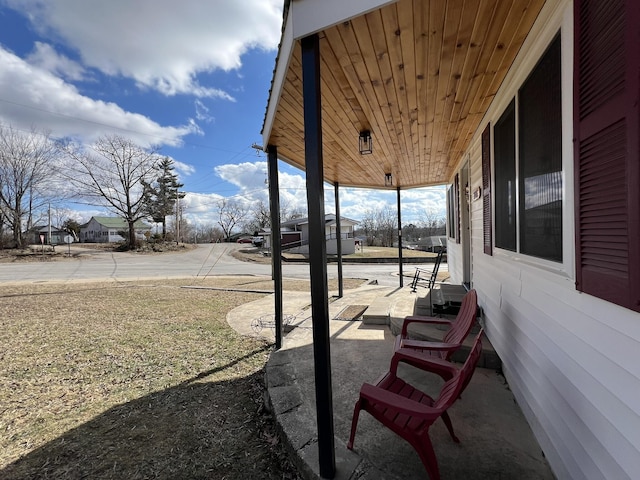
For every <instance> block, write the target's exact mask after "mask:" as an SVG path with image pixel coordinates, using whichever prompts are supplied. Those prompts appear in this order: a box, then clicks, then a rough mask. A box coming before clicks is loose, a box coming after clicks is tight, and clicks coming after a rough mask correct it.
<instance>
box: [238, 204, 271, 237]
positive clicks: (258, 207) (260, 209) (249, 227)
mask: <svg viewBox="0 0 640 480" xmlns="http://www.w3.org/2000/svg"><path fill="white" fill-rule="evenodd" d="M248 215H249V216H248V218H247V222H246V223H245V225H244V228H245V230H246V231H247V232H259V231H260V230H264V229H265V228H267V227H270V226H271V210H270V208H269V204H268V203H267V202H265V201H264V200H262V199H258V200H256V201H255V202H253V205H252V206H251V207H250V208H249V213H248Z"/></svg>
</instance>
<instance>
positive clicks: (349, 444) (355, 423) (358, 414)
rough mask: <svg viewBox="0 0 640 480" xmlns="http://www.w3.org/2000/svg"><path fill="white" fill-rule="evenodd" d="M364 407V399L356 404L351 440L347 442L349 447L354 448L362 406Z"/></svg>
mask: <svg viewBox="0 0 640 480" xmlns="http://www.w3.org/2000/svg"><path fill="white" fill-rule="evenodd" d="M361 407H362V400H358V401H357V402H356V406H355V407H354V408H353V419H352V420H351V434H350V435H349V441H348V442H347V448H348V449H349V450H353V440H354V439H355V437H356V428H357V427H358V417H359V416H360V408H361Z"/></svg>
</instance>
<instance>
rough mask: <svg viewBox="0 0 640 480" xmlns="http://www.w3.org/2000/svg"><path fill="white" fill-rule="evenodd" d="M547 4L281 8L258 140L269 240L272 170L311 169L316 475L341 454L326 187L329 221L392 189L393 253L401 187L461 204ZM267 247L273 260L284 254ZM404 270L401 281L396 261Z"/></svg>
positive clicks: (459, 238)
mask: <svg viewBox="0 0 640 480" xmlns="http://www.w3.org/2000/svg"><path fill="white" fill-rule="evenodd" d="M544 5H545V2H544V1H543V0H530V1H529V0H527V1H523V0H515V1H505V2H503V1H500V2H497V1H496V2H494V1H488V2H464V1H457V0H448V1H438V2H423V1H421V0H398V1H388V0H385V1H383V0H361V1H357V2H344V1H338V0H330V1H325V2H317V1H313V0H297V1H285V8H284V23H283V32H282V42H281V45H280V49H279V54H278V58H277V61H276V67H275V70H274V76H273V82H272V88H271V91H270V97H269V102H268V106H267V111H266V115H265V121H264V126H263V132H262V133H263V141H264V146H265V150H266V152H267V153H268V158H269V185H270V192H271V211H272V226H273V228H274V238H276V237H278V238H279V232H278V230H279V220H278V218H277V212H278V210H279V208H278V205H279V199H278V196H277V191H278V172H277V162H278V160H282V161H285V162H287V163H289V164H291V165H293V166H296V167H298V168H301V169H303V170H305V171H306V177H307V203H308V211H309V230H310V245H309V247H310V251H311V256H310V272H311V282H312V284H311V303H312V312H311V317H310V325H309V326H310V328H311V331H312V334H313V335H312V338H313V341H312V344H311V345H312V349H313V355H314V364H313V366H314V375H315V377H314V378H315V393H316V397H315V411H316V427H317V440H318V441H317V445H318V465H319V474H320V476H322V477H325V478H333V477H334V476H335V475H336V467H335V465H336V464H335V456H336V450H337V449H336V446H335V443H334V442H335V438H334V435H335V422H334V399H335V396H334V394H333V387H332V384H333V381H332V377H333V376H334V375H335V374H336V372H337V370H336V367H335V365H333V364H332V358H333V355H332V352H331V344H332V343H334V342H335V338H334V336H333V334H332V331H331V328H332V327H331V321H330V319H331V318H332V317H331V314H330V312H329V304H328V300H327V299H328V291H327V282H326V280H327V274H326V254H327V252H326V246H325V245H324V242H322V241H320V240H319V239H321V238H322V232H323V228H324V222H323V219H324V216H325V212H324V183H325V182H327V183H329V184H331V185H333V186H334V191H335V199H336V201H335V203H336V215H337V216H338V217H339V216H340V212H339V205H340V202H339V197H340V187H343V186H353V187H365V188H373V189H391V190H395V191H397V193H398V214H399V215H398V216H399V225H398V237H399V242H398V244H399V245H398V246H399V250H400V252H401V249H402V234H401V233H402V223H401V216H400V212H401V205H400V191H401V190H402V189H409V188H415V187H424V186H435V185H442V184H447V183H451V182H452V181H453V179H454V177H456V185H457V191H456V192H455V195H452V196H451V199H452V203H451V204H450V205H449V210H457V211H458V212H459V211H460V210H461V206H460V202H459V199H460V198H462V197H464V194H465V193H464V189H465V187H468V179H464V178H457V176H456V171H457V168H458V166H459V163H460V161H461V159H462V157H463V156H464V155H465V152H466V151H467V149H468V148H469V146H470V142H471V140H472V137H473V136H474V135H475V134H476V132H477V130H478V128H479V126H480V123H481V120H482V119H483V116H484V115H485V112H486V111H487V109H488V108H489V106H490V104H491V102H492V101H493V99H494V97H495V95H496V92H497V91H498V89H499V88H500V86H501V84H502V82H503V80H504V78H505V75H506V73H507V72H508V70H509V68H510V67H511V65H512V63H513V61H514V59H515V57H516V55H517V53H518V51H519V49H520V47H521V45H522V43H523V41H524V40H525V38H526V37H527V35H528V34H529V32H530V30H531V28H532V26H533V24H534V22H535V20H536V18H537V17H538V15H539V14H540V12H541V10H542V8H543V6H544ZM465 180H467V185H465ZM448 229H449V236H450V237H453V238H454V240H455V242H456V243H461V242H466V243H467V245H468V243H469V240H470V239H469V237H468V232H466V233H465V231H464V229H463V231H461V230H460V226H459V225H454V224H452V223H450V224H449V225H448ZM465 234H466V235H467V237H466V238H465V237H464V235H465ZM314 242H315V243H314ZM273 248H274V252H277V251H278V250H277V249H278V248H279V245H277V244H274V246H273ZM272 258H273V259H274V276H275V280H276V290H277V292H276V297H275V300H274V303H275V315H276V318H282V315H283V300H282V292H281V288H278V282H279V279H280V278H281V266H280V265H279V260H278V259H279V255H273V257H272ZM469 261H470V260H469V258H467V259H466V264H465V266H464V267H463V268H464V270H465V274H464V277H465V278H464V279H463V280H464V281H465V282H469V281H471V278H469V277H470V270H471V269H470V263H469ZM399 268H400V275H399V278H402V255H401V253H400V263H399ZM401 285H402V284H401ZM340 294H342V292H340ZM276 324H277V322H276ZM275 336H276V344H277V345H278V347H281V346H282V342H283V340H282V329H281V327H278V326H276V331H275ZM383 352H384V353H383ZM276 355H277V354H276ZM390 355H391V351H390V350H389V349H386V351H385V349H384V347H383V348H382V349H381V350H379V351H378V353H377V354H376V357H377V358H378V357H379V358H378V359H379V360H380V361H381V362H382V363H387V364H388V361H389V359H390ZM362 361H363V362H364V363H367V361H366V360H364V359H362ZM380 373H382V372H380ZM361 380H362V381H364V379H361ZM369 380H372V379H369ZM355 398H356V396H355V395H354V396H353V401H355ZM341 423H342V422H341Z"/></svg>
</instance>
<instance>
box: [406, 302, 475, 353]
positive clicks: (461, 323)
mask: <svg viewBox="0 0 640 480" xmlns="http://www.w3.org/2000/svg"><path fill="white" fill-rule="evenodd" d="M477 311H478V295H477V293H476V291H475V290H469V291H468V292H467V294H466V295H465V296H464V298H463V299H462V305H461V306H460V311H459V312H458V315H457V316H456V318H455V320H453V321H451V320H447V319H444V318H436V317H425V316H420V315H415V316H410V317H405V319H404V323H403V324H402V331H401V333H400V335H398V336H397V337H396V343H395V350H396V351H398V350H400V349H401V348H413V349H416V350H420V351H421V352H423V353H424V354H425V355H430V356H433V357H436V358H441V359H443V360H449V359H450V358H451V355H453V353H454V352H455V351H456V350H458V349H459V348H460V347H461V346H462V342H464V339H465V338H467V335H469V332H470V331H471V328H473V325H474V323H475V322H476V315H477ZM412 323H421V324H432V325H438V324H439V325H449V329H448V330H447V331H446V332H445V334H444V337H443V338H442V342H430V341H426V340H411V339H409V338H408V327H409V325H410V324H412Z"/></svg>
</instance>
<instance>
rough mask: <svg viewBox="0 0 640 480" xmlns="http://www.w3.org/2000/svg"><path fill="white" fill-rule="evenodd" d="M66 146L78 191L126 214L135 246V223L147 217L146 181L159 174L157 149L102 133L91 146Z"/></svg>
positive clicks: (95, 202) (69, 171)
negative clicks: (156, 168) (155, 150)
mask: <svg viewBox="0 0 640 480" xmlns="http://www.w3.org/2000/svg"><path fill="white" fill-rule="evenodd" d="M65 150H66V153H67V155H68V158H69V160H71V161H70V162H69V165H68V167H67V178H68V180H69V181H70V183H71V184H72V185H73V186H74V187H75V190H76V192H77V195H78V196H79V197H81V198H84V199H85V200H86V201H87V203H89V204H90V205H97V206H102V207H105V208H107V209H108V210H110V211H112V212H113V213H115V214H116V215H118V216H120V217H122V218H124V219H125V221H126V222H127V225H128V227H129V228H128V235H129V238H128V243H129V248H134V247H135V245H136V232H135V223H136V222H137V221H138V220H140V219H142V218H144V217H145V207H146V204H145V195H144V188H143V186H144V182H146V183H149V182H151V181H152V180H153V179H154V177H155V176H156V174H157V171H156V170H155V169H154V166H155V165H156V163H157V162H158V160H159V158H158V156H157V155H156V153H155V152H154V151H153V150H149V149H145V148H142V147H140V146H138V145H136V144H135V143H133V142H132V141H131V140H129V139H126V138H124V137H120V136H118V135H110V136H104V137H101V138H99V139H98V141H97V142H96V144H95V145H93V146H92V147H91V148H90V149H84V148H81V147H79V146H77V145H67V146H66V148H65Z"/></svg>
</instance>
